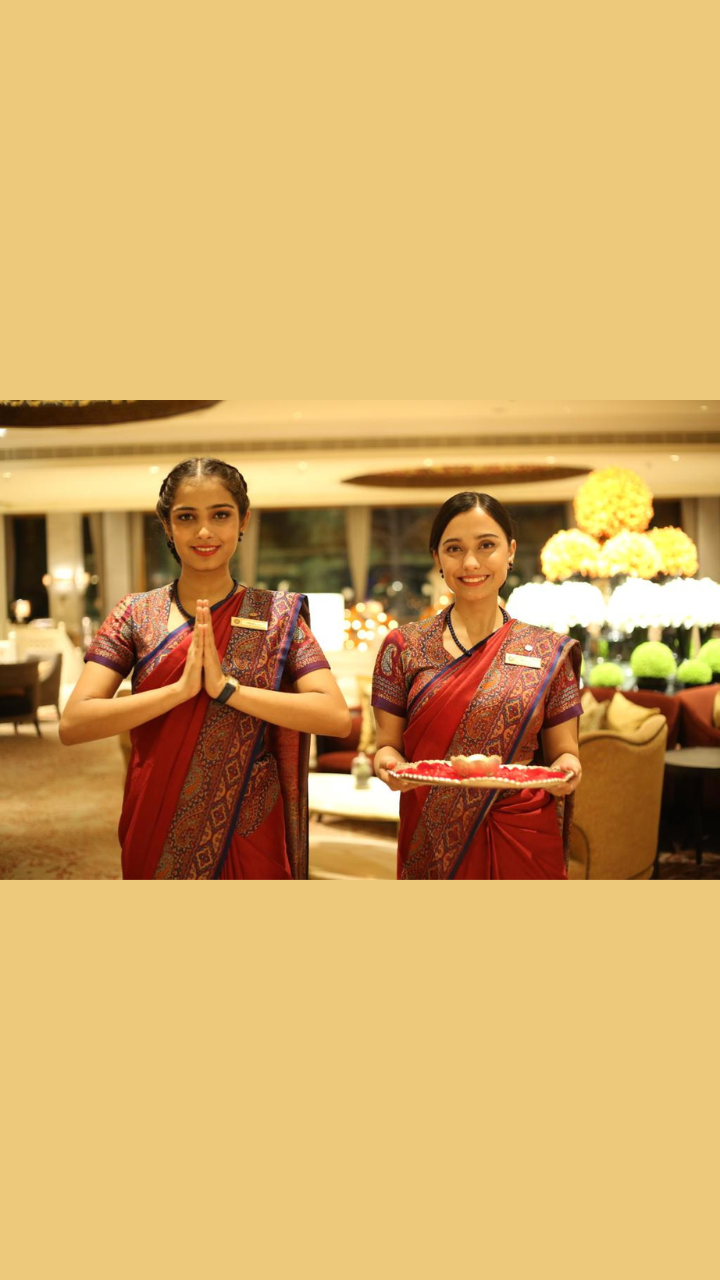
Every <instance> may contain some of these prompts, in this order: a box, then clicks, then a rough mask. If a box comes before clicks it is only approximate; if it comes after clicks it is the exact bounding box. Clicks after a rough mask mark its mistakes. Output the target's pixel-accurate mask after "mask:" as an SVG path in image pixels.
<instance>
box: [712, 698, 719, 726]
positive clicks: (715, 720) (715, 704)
mask: <svg viewBox="0 0 720 1280" xmlns="http://www.w3.org/2000/svg"><path fill="white" fill-rule="evenodd" d="M713 728H714V729H720V689H718V691H717V693H716V694H715V701H714V702H713Z"/></svg>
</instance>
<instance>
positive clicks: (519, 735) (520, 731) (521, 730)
mask: <svg viewBox="0 0 720 1280" xmlns="http://www.w3.org/2000/svg"><path fill="white" fill-rule="evenodd" d="M525 634H527V632H526V633H525ZM510 636H513V629H511V632H510ZM518 638H519V637H515V638H514V639H513V644H514V643H516V640H517V639H518ZM558 639H559V641H560V643H559V644H558V645H557V647H556V649H555V653H554V654H553V656H552V658H551V661H550V664H549V666H548V671H547V674H546V676H545V679H544V680H543V682H542V684H541V685H539V687H538V689H537V691H536V694H535V697H534V699H533V701H532V703H531V704H530V706H529V708H528V711H527V713H526V715H525V718H524V720H523V721H522V722H521V723H520V724H519V725H518V728H517V732H516V734H515V742H514V743H513V745H512V747H511V748H510V751H509V755H508V758H507V763H508V764H511V763H512V761H513V759H514V757H515V754H516V752H517V749H518V747H519V745H520V743H521V742H522V739H523V736H524V734H525V731H526V729H527V727H528V725H529V723H530V721H531V720H532V717H533V715H534V714H535V711H536V710H537V707H538V703H539V702H540V700H541V698H542V697H543V696H544V694H545V690H546V689H547V687H548V684H549V683H550V682H551V680H552V679H553V677H554V675H555V672H556V671H557V669H558V666H559V665H560V662H561V660H562V658H563V655H564V653H565V649H566V648H568V647H569V645H572V643H573V641H572V640H570V641H568V640H567V639H566V638H564V637H558ZM503 649H504V646H503ZM497 798H498V794H497V792H490V793H489V795H488V796H487V803H486V804H484V805H483V806H482V808H481V811H480V812H479V813H478V816H477V821H476V822H474V823H473V826H472V828H471V830H470V832H469V834H468V838H467V840H466V841H465V846H464V848H463V850H462V852H461V853H460V856H459V857H458V859H457V861H456V863H455V865H454V866H453V867H452V869H451V870H450V874H449V877H448V878H449V879H450V880H454V879H455V877H456V875H457V873H458V871H459V870H460V867H461V866H462V864H463V861H464V859H465V858H466V857H467V854H468V852H469V850H470V846H471V845H472V842H473V840H474V839H475V836H476V835H477V832H478V830H479V829H480V827H481V825H482V823H483V822H484V821H485V819H486V817H487V814H488V810H489V809H490V808H491V806H492V804H493V803H494V801H495V800H496V799H497Z"/></svg>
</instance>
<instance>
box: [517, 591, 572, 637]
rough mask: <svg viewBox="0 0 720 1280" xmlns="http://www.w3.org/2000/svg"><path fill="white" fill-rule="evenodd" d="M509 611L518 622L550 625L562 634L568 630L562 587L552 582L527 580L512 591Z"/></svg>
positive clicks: (551, 628)
mask: <svg viewBox="0 0 720 1280" xmlns="http://www.w3.org/2000/svg"><path fill="white" fill-rule="evenodd" d="M507 611H508V613H509V614H510V616H511V618H517V620H518V622H529V623H532V625H533V626H535V627H548V628H549V629H550V630H551V631H557V632H559V633H560V634H561V635H562V634H564V633H565V632H566V631H567V629H568V628H567V623H566V622H565V619H564V616H563V609H562V603H561V599H560V587H556V586H555V584H554V583H552V582H526V583H525V584H524V585H523V586H522V587H516V588H515V590H514V591H511V592H510V596H509V598H508V602H507Z"/></svg>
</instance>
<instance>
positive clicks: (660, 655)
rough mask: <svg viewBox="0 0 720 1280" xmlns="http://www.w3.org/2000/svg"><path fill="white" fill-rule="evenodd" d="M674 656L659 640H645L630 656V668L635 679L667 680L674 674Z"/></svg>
mask: <svg viewBox="0 0 720 1280" xmlns="http://www.w3.org/2000/svg"><path fill="white" fill-rule="evenodd" d="M675 665H676V664H675V655H674V653H673V651H672V649H670V648H669V646H668V645H666V644H661V642H660V641H659V640H647V641H646V642H645V644H639V645H638V647H637V649H633V651H632V653H631V654H630V666H631V668H632V673H633V675H634V676H635V678H636V679H638V678H641V679H644V678H650V679H653V680H669V679H670V676H673V675H674V674H675Z"/></svg>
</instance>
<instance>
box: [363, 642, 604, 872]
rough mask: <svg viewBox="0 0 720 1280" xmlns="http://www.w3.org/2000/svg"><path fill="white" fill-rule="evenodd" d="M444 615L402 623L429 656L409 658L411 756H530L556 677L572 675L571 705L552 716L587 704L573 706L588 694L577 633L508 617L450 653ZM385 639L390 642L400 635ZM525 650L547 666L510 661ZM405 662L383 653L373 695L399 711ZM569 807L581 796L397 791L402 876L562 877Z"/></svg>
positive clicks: (567, 685)
mask: <svg viewBox="0 0 720 1280" xmlns="http://www.w3.org/2000/svg"><path fill="white" fill-rule="evenodd" d="M443 622H444V619H443V618H442V617H441V618H440V619H438V620H435V619H433V620H432V622H431V624H430V627H429V628H428V629H426V630H425V631H423V630H422V624H414V625H413V626H410V627H407V628H402V630H401V631H400V633H399V635H400V637H401V640H402V648H404V649H405V650H406V651H411V650H412V648H413V646H414V647H415V649H416V650H417V651H418V653H420V652H422V653H423V654H424V659H421V660H420V661H419V662H416V664H415V667H414V668H413V667H412V665H411V666H410V668H409V670H410V677H408V680H407V682H409V683H410V686H411V687H410V689H409V691H408V696H407V702H406V709H405V712H404V714H405V716H406V730H405V734H404V751H405V756H406V758H407V759H408V760H411V761H413V760H439V759H445V758H447V757H448V756H450V755H472V754H474V753H477V752H482V753H483V754H486V755H499V756H501V757H502V759H503V761H504V762H505V763H508V764H509V763H512V762H516V763H529V762H531V761H532V760H533V757H534V755H535V754H536V748H537V742H538V737H539V734H540V732H541V730H542V728H543V727H548V720H547V703H548V698H549V694H550V690H551V688H552V687H553V684H554V682H555V688H556V690H557V682H558V681H560V682H561V683H562V682H563V681H564V687H563V700H564V706H563V710H562V711H561V712H560V714H559V715H556V716H555V719H554V720H553V723H560V722H561V721H562V720H564V719H566V718H569V717H570V715H574V714H579V711H580V708H579V705H578V706H577V707H576V706H575V705H574V704H575V703H577V702H579V698H578V697H577V676H578V675H579V667H580V646H579V645H578V643H577V641H575V640H570V639H567V638H566V637H562V636H558V635H555V634H554V633H552V632H550V631H546V630H544V629H542V628H539V627H531V626H528V625H526V624H524V623H520V622H515V621H513V620H512V619H511V620H510V621H508V622H507V623H505V625H504V626H502V627H501V628H500V629H499V630H498V631H496V632H495V633H494V634H493V635H492V636H490V638H489V639H488V640H487V641H485V642H483V643H482V644H480V645H478V646H476V648H475V649H473V650H472V651H471V652H470V654H468V655H463V656H462V657H461V658H457V659H454V660H452V659H450V658H449V655H445V658H446V660H443V658H442V657H439V656H438V649H439V646H440V644H441V636H442V626H443ZM433 628H434V630H433ZM395 635H396V636H397V635H398V633H395ZM385 643H386V645H389V646H390V649H392V645H393V637H392V636H389V637H388V640H387V641H386V642H385ZM395 644H396V645H397V641H395ZM440 652H442V653H444V651H440ZM528 657H529V658H531V659H532V660H537V661H539V666H538V667H532V666H525V665H516V664H515V663H514V662H512V661H510V662H508V661H507V659H508V658H511V659H512V658H520V659H521V660H527V658H528ZM568 659H569V663H568V662H567V660H568ZM423 662H424V666H423ZM433 662H434V664H435V666H436V667H437V668H438V669H436V670H435V671H433V670H432V667H433ZM570 664H571V665H570ZM397 670H398V662H397V657H396V655H393V654H392V653H391V652H388V653H387V654H384V653H383V651H381V653H380V656H379V658H378V663H377V666H376V684H375V688H376V693H375V695H374V697H373V701H374V703H375V705H378V706H381V707H386V708H387V709H389V710H393V706H392V701H391V700H388V699H392V697H393V696H396V695H393V687H394V688H397V685H398V680H397V675H394V672H396V671H397ZM413 670H415V671H416V672H417V671H420V670H421V678H419V679H415V680H414V681H413V680H412V678H411V677H412V671H413ZM573 672H574V674H573ZM566 673H569V674H566ZM383 677H386V679H387V683H386V684H385V687H384V688H383ZM393 680H394V686H393ZM556 701H557V694H556ZM396 713H399V712H396ZM569 799H570V800H571V799H572V797H569ZM571 813H572V804H568V803H566V802H565V800H564V799H558V798H556V797H553V796H552V795H551V794H550V793H549V792H547V791H520V792H509V793H508V792H506V793H503V792H497V791H480V790H472V789H467V788H454V787H453V788H447V789H445V788H439V787H434V788H430V787H418V788H416V789H414V790H412V791H408V792H405V793H404V794H403V795H402V796H401V800H400V837H399V843H398V876H399V878H401V879H413V880H414V879H428V880H433V879H444V880H451V879H459V880H462V879H479V880H486V879H512V880H545V879H548V880H553V879H564V878H565V877H566V859H567V851H568V843H569V835H570V822H571Z"/></svg>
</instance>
